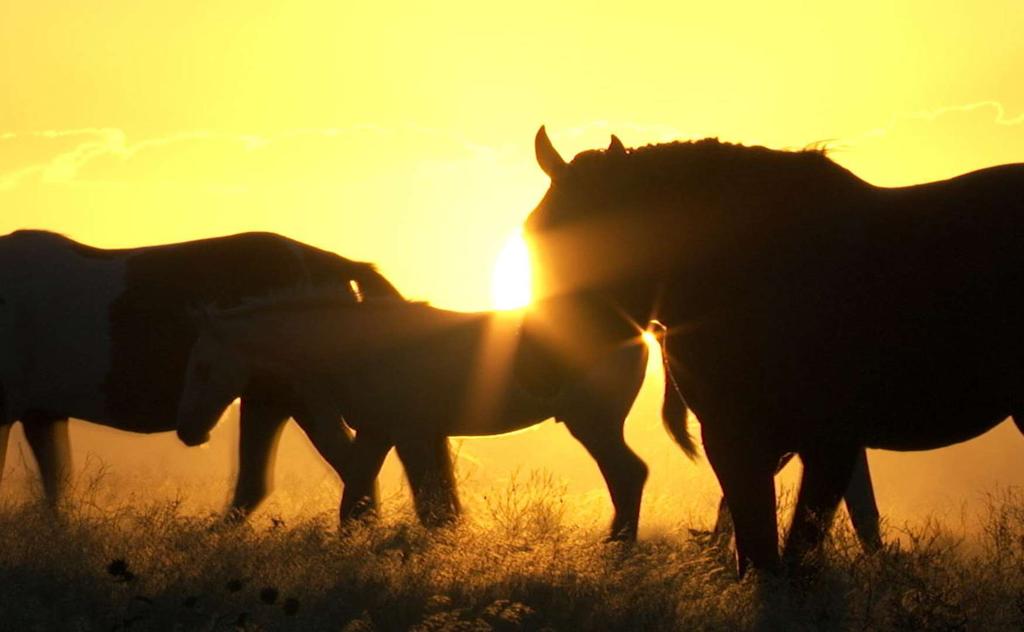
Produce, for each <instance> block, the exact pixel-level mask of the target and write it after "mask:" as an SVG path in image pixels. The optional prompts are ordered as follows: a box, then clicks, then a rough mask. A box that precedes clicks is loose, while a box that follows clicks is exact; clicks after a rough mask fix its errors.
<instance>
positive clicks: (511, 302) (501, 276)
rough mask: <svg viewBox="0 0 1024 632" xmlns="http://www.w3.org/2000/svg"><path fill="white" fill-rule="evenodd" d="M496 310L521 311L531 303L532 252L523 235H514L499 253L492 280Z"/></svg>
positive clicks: (493, 300)
mask: <svg viewBox="0 0 1024 632" xmlns="http://www.w3.org/2000/svg"><path fill="white" fill-rule="evenodd" d="M491 301H492V303H493V304H494V307H495V309H519V308H520V307H525V306H526V305H527V304H529V302H530V252H529V250H528V249H527V247H526V242H525V241H524V240H523V236H522V234H521V233H519V232H516V233H513V234H512V235H511V236H510V237H509V238H508V240H506V241H505V246H504V247H503V248H502V249H501V252H500V253H498V259H497V261H495V263H494V276H493V277H492V279H491Z"/></svg>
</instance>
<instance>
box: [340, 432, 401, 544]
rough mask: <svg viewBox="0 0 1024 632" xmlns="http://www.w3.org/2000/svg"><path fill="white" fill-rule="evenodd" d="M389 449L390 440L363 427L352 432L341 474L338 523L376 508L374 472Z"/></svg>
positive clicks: (371, 511) (378, 469)
mask: <svg viewBox="0 0 1024 632" xmlns="http://www.w3.org/2000/svg"><path fill="white" fill-rule="evenodd" d="M390 450H391V441H390V440H389V439H388V438H387V437H385V436H384V435H380V434H376V433H374V432H369V431H366V430H360V431H359V432H357V433H356V438H355V441H353V442H352V447H351V453H350V454H349V457H348V459H347V461H346V463H345V468H344V469H345V472H344V475H343V477H342V480H343V481H344V483H345V489H344V491H343V492H342V495H341V510H340V521H341V523H342V524H344V523H345V522H346V521H347V520H352V519H355V518H361V517H363V516H365V515H367V514H369V513H373V512H374V511H376V509H377V505H378V503H377V474H378V473H379V472H380V468H381V466H382V465H384V457H386V456H387V455H388V451H390Z"/></svg>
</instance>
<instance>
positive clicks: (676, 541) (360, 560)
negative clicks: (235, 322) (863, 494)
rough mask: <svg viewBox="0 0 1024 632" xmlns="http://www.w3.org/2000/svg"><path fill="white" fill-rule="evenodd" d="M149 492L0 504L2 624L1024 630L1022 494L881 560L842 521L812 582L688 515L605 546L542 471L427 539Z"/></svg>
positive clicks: (99, 480) (903, 538)
mask: <svg viewBox="0 0 1024 632" xmlns="http://www.w3.org/2000/svg"><path fill="white" fill-rule="evenodd" d="M5 483H7V481H5ZM137 484H138V481H131V480H129V479H124V480H119V479H117V478H115V477H113V476H102V475H95V474H94V475H93V476H92V477H91V479H89V482H88V484H85V485H79V487H78V489H77V490H76V492H75V496H74V499H73V500H72V501H71V502H69V503H68V505H67V506H66V507H65V508H64V511H63V513H62V517H61V518H60V519H54V518H53V517H52V514H50V513H49V512H48V511H47V510H45V509H43V508H41V507H40V506H38V504H36V503H34V502H33V501H31V500H29V498H30V494H27V493H22V494H17V495H13V496H12V495H10V494H7V495H5V496H6V497H7V498H8V500H6V501H5V502H4V503H3V504H2V506H0V530H2V533H3V534H4V537H3V542H4V544H3V546H2V547H0V585H2V586H3V587H4V589H3V590H2V591H0V627H2V628H3V629H4V630H125V629H130V630H236V629H244V630H339V631H340V630H347V631H350V632H354V631H357V630H358V631H364V630H406V629H414V630H431V631H433V630H481V631H483V630H627V629H628V630H747V629H765V630H817V629H822V630H894V629H895V630H921V629H929V630H968V629H971V630H1000V629H1005V630H1011V629H1021V628H1022V627H1024V497H1022V496H1021V495H1018V494H1017V493H1016V492H1014V491H1012V490H1010V491H1003V492H1000V493H999V494H998V495H995V496H991V497H990V498H989V502H988V507H987V510H986V513H985V518H984V520H983V528H982V529H981V530H980V531H978V532H977V533H975V532H973V531H972V533H971V534H970V535H968V534H967V532H966V531H964V530H962V529H952V530H950V529H948V528H946V527H944V526H942V525H940V524H937V523H934V522H928V521H923V522H921V523H920V524H918V525H917V526H912V527H909V528H906V529H902V530H901V531H899V532H894V531H890V532H889V533H888V534H887V535H888V539H889V540H890V541H891V542H893V544H891V545H890V546H889V548H888V549H887V550H885V551H883V552H881V553H879V554H876V555H873V556H865V555H863V554H862V553H861V552H860V549H859V547H858V546H857V545H856V542H855V541H854V539H853V537H852V536H851V534H850V533H849V531H848V530H847V529H846V528H845V527H844V525H845V524H846V523H845V521H844V520H840V521H837V522H838V523H839V524H838V527H837V529H836V532H835V535H834V537H833V538H832V540H831V542H830V544H829V547H828V551H827V561H826V564H825V567H824V570H823V571H822V572H821V574H820V575H819V576H818V577H817V578H815V579H814V580H813V581H811V582H809V583H804V584H802V585H801V584H799V583H796V584H794V583H793V582H791V581H789V580H787V579H785V578H782V579H779V578H766V577H749V578H747V579H746V580H744V581H742V582H739V581H737V580H736V579H735V576H734V574H733V571H732V561H731V554H730V553H729V552H728V551H726V550H723V549H722V548H719V547H716V546H713V545H711V544H710V543H708V542H707V538H706V537H704V536H702V535H701V534H700V533H697V534H696V535H695V534H694V533H692V532H691V531H690V530H689V525H685V524H680V525H676V526H673V527H670V528H665V529H663V530H660V531H659V532H657V533H654V534H650V533H649V534H648V535H647V536H646V537H644V538H643V539H642V541H641V542H640V543H639V544H636V545H633V546H624V545H616V544H605V543H604V542H603V536H604V524H603V522H604V519H603V515H601V512H595V511H593V508H592V507H590V506H589V505H590V504H592V503H593V501H592V499H588V498H583V497H579V496H573V495H571V494H568V493H567V492H566V490H565V488H564V487H563V486H560V485H559V484H558V483H557V482H555V480H554V479H552V477H550V476H547V475H544V474H542V473H532V474H524V475H520V476H517V477H514V478H513V479H512V480H511V481H510V482H508V484H507V485H506V486H505V487H504V488H498V489H490V490H487V491H486V492H484V493H479V492H478V491H470V492H468V493H465V494H464V496H465V501H466V505H467V514H468V516H467V518H466V519H465V520H464V521H463V522H462V523H461V524H459V525H458V526H456V527H453V528H450V529H443V530H439V531H434V532H428V531H425V530H423V529H421V528H419V527H417V526H415V523H414V521H413V519H412V513H411V509H410V507H409V506H408V503H407V502H406V501H405V499H404V498H398V497H395V498H385V511H384V515H383V516H382V517H381V518H380V519H379V520H378V521H377V522H374V523H366V524H359V525H355V526H353V527H351V528H348V529H346V530H345V531H343V532H341V533H339V532H338V530H337V528H336V519H335V515H334V513H333V512H320V513H316V512H308V511H306V512H303V511H302V510H300V509H295V508H288V507H282V506H280V505H278V506H277V508H276V509H274V508H271V509H268V510H266V511H263V512H261V513H260V514H258V515H257V516H256V517H255V518H254V520H253V521H252V523H251V524H249V525H243V526H236V527H224V526H222V525H221V524H220V523H219V521H218V520H217V519H216V517H214V516H207V515H202V514H201V513H200V514H197V513H196V512H195V511H194V510H190V509H189V504H188V502H187V496H188V494H187V490H186V491H183V492H181V496H182V499H181V500H180V501H174V500H170V501H169V500H166V499H164V500H159V501H146V500H143V499H140V498H138V497H132V496H131V495H129V496H127V497H126V496H125V495H124V493H123V490H124V488H125V486H126V485H137ZM321 491H323V490H321ZM324 493H327V492H324ZM334 498H335V499H336V496H335V497H334ZM118 499H119V500H118ZM326 499H327V500H330V497H329V494H328V496H327V497H326ZM321 506H324V505H321ZM599 516H600V517H599Z"/></svg>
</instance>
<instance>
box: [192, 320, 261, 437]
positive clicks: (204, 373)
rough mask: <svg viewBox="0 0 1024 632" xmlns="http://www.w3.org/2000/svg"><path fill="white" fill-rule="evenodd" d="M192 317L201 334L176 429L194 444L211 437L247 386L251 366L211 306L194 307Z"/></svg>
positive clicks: (195, 345) (198, 338) (196, 343)
mask: <svg viewBox="0 0 1024 632" xmlns="http://www.w3.org/2000/svg"><path fill="white" fill-rule="evenodd" d="M191 317H192V321H193V323H194V324H195V325H196V328H197V329H198V333H199V335H198V337H197V338H196V341H195V343H194V344H193V345H192V349H191V352H190V353H189V357H188V364H187V365H186V370H185V387H184V390H183V392H182V395H181V399H180V401H179V404H178V418H177V432H178V438H179V439H181V441H182V442H183V443H185V445H188V446H195V445H201V444H203V443H206V442H207V441H209V439H210V430H212V429H213V427H214V426H216V425H217V422H218V421H219V420H220V418H221V415H223V414H224V411H225V410H226V409H227V407H228V406H229V405H231V402H233V401H234V400H235V399H236V398H238V397H239V396H241V395H242V392H243V391H244V390H245V387H246V384H247V383H248V382H249V378H250V376H251V370H250V367H249V366H248V364H247V363H246V362H245V361H244V360H243V358H242V356H241V355H240V354H239V353H237V352H236V350H235V349H234V348H233V347H232V346H231V344H230V342H229V339H228V337H227V335H226V333H225V331H224V330H223V328H222V326H221V324H220V323H219V322H218V321H217V318H216V316H215V315H214V314H213V313H212V312H211V311H210V310H209V308H206V307H203V308H199V309H193V310H191Z"/></svg>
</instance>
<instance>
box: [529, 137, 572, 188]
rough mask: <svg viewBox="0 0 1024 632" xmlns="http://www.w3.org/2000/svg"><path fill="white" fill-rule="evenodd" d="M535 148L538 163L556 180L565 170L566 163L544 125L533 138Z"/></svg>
mask: <svg viewBox="0 0 1024 632" xmlns="http://www.w3.org/2000/svg"><path fill="white" fill-rule="evenodd" d="M533 148H534V150H535V151H536V152H537V164H539V165H540V168H541V169H543V170H544V173H546V174H548V177H549V178H551V179H552V180H556V179H557V178H558V176H560V175H561V174H562V172H563V171H565V167H566V164H565V160H563V159H562V157H561V156H560V155H559V154H558V150H556V149H555V146H554V145H552V144H551V139H550V138H548V132H547V130H545V129H544V126H543V125H541V126H540V129H539V130H537V136H536V138H534V139H533Z"/></svg>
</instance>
